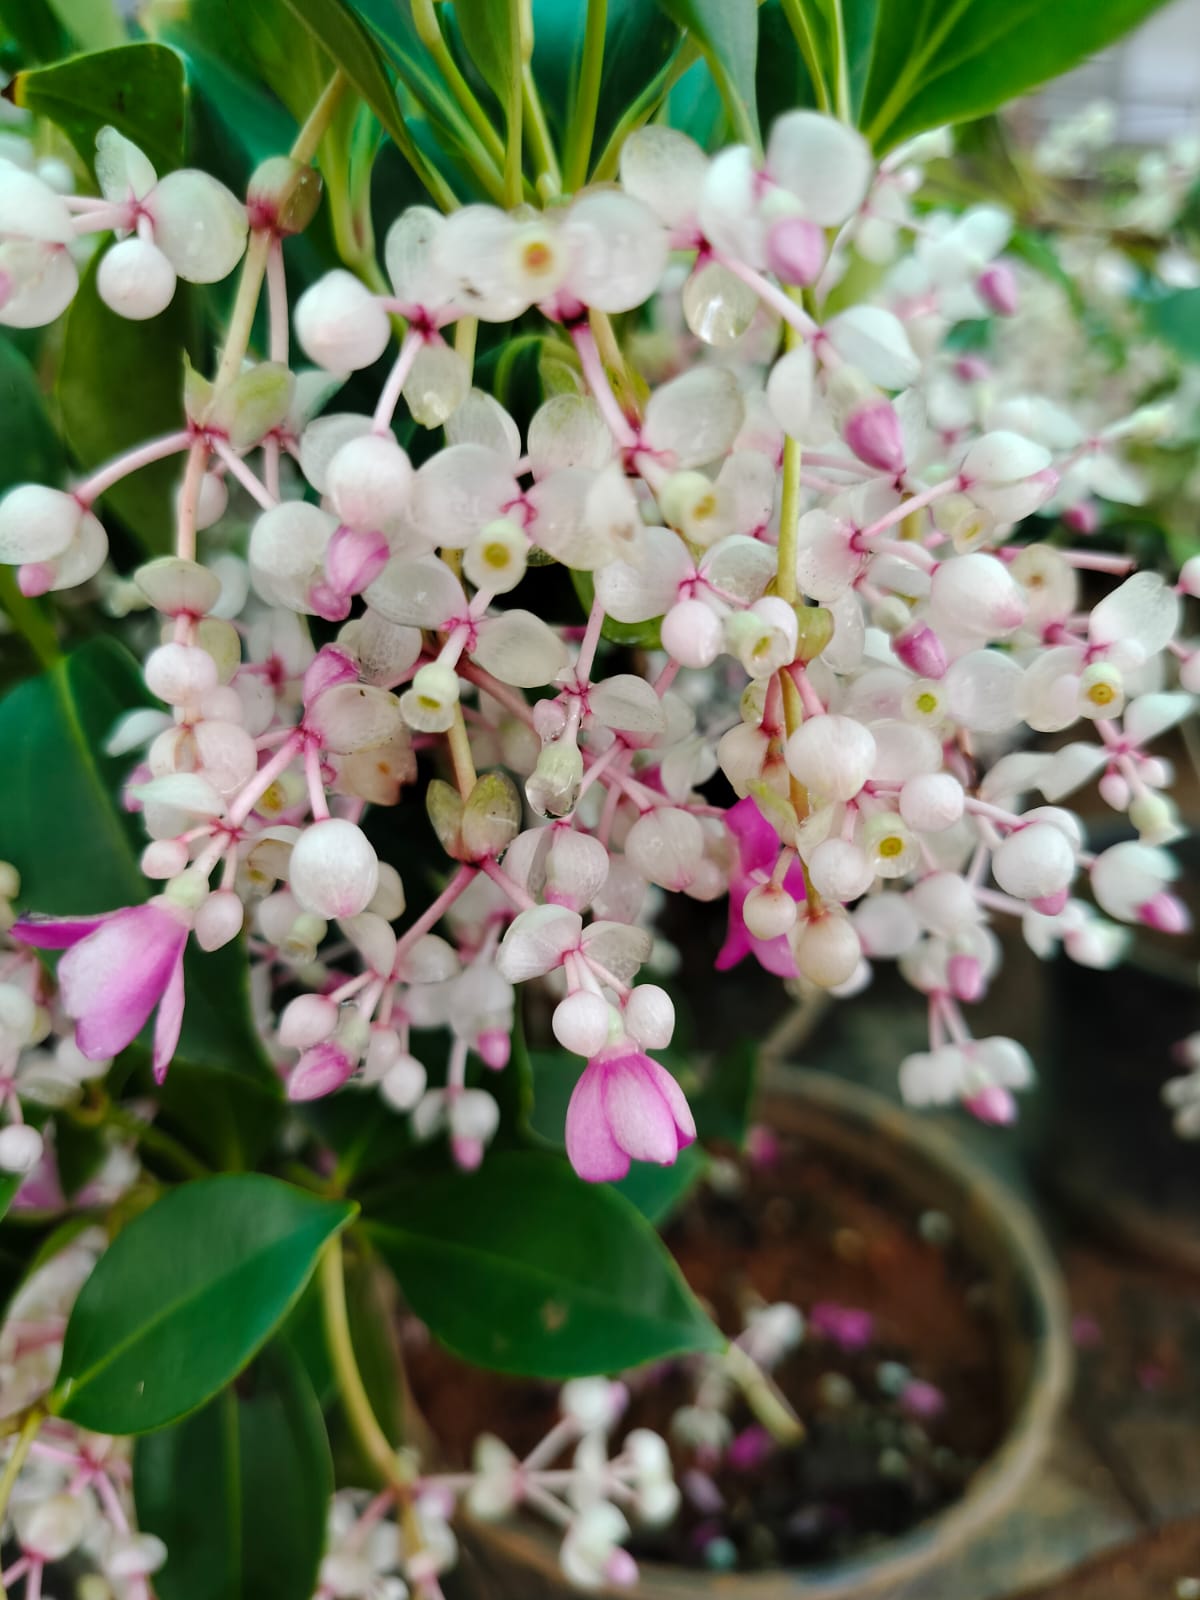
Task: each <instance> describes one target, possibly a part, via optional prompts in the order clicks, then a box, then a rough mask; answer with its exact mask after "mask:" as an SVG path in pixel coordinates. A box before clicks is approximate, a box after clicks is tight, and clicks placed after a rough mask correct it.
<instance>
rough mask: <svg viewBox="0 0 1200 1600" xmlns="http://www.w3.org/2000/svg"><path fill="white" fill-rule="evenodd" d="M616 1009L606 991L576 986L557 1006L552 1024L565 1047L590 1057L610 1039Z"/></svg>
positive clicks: (598, 1051)
mask: <svg viewBox="0 0 1200 1600" xmlns="http://www.w3.org/2000/svg"><path fill="white" fill-rule="evenodd" d="M611 1022H612V1010H611V1008H610V1006H609V1004H608V1001H607V1000H605V999H604V998H603V996H602V995H598V994H593V993H591V991H590V990H587V989H576V990H575V992H574V993H573V994H569V995H568V996H567V997H566V999H565V1000H560V1001H559V1003H558V1005H557V1006H555V1008H554V1015H553V1016H552V1017H551V1019H550V1026H551V1028H552V1029H553V1030H554V1037H555V1038H556V1039H557V1040H558V1042H559V1044H561V1045H562V1047H563V1049H564V1050H569V1051H570V1052H571V1054H572V1055H577V1056H584V1057H585V1058H587V1059H589V1060H590V1058H591V1057H592V1056H594V1055H598V1054H599V1053H600V1051H601V1050H603V1049H604V1047H605V1045H606V1044H607V1043H608V1036H609V1028H610V1025H611Z"/></svg>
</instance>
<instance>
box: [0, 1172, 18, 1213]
mask: <svg viewBox="0 0 1200 1600" xmlns="http://www.w3.org/2000/svg"><path fill="white" fill-rule="evenodd" d="M20 1187H21V1175H20V1173H19V1172H6V1173H5V1174H4V1176H3V1177H0V1218H3V1217H5V1216H7V1214H8V1208H9V1206H10V1205H12V1203H13V1196H14V1195H15V1194H16V1192H17V1190H18V1189H19V1188H20Z"/></svg>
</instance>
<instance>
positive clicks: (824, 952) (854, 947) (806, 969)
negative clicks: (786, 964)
mask: <svg viewBox="0 0 1200 1600" xmlns="http://www.w3.org/2000/svg"><path fill="white" fill-rule="evenodd" d="M792 954H793V955H794V956H795V958H796V966H797V967H798V968H799V970H800V974H801V976H802V977H805V978H807V979H808V981H809V982H810V983H815V984H816V985H817V987H818V988H821V989H836V988H837V987H838V985H839V984H842V983H846V982H847V981H848V980H849V979H850V978H852V977H853V976H854V972H855V969H856V968H857V966H858V963H859V962H860V961H861V959H862V946H861V945H860V943H859V940H858V934H857V932H856V931H855V927H854V924H853V923H852V922H851V920H850V918H849V917H848V916H847V915H846V913H845V912H844V911H843V910H842V909H841V907H838V908H836V909H834V908H828V909H826V910H825V911H823V912H822V913H821V915H820V916H818V917H806V918H804V920H803V921H801V922H799V923H797V925H796V929H795V932H794V933H793V936H792Z"/></svg>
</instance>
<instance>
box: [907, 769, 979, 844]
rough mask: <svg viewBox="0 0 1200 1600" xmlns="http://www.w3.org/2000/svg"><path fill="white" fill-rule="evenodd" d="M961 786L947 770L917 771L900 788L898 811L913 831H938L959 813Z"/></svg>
mask: <svg viewBox="0 0 1200 1600" xmlns="http://www.w3.org/2000/svg"><path fill="white" fill-rule="evenodd" d="M963 800H964V796H963V787H962V784H961V783H959V781H958V779H957V778H955V777H952V776H951V775H950V773H948V772H921V773H918V774H917V776H916V777H914V778H909V779H908V781H907V782H906V783H905V784H904V786H903V788H902V789H901V790H900V815H901V816H902V817H903V818H904V820H905V822H907V823H908V825H909V827H910V828H912V829H914V830H915V831H916V832H917V833H941V832H942V831H943V829H945V828H952V827H953V826H954V824H955V823H956V822H957V821H958V819H959V818H960V817H961V816H962V814H963Z"/></svg>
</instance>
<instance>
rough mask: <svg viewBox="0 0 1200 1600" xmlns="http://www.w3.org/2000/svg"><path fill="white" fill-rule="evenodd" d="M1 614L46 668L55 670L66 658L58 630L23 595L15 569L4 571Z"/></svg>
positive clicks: (0, 578) (0, 587)
mask: <svg viewBox="0 0 1200 1600" xmlns="http://www.w3.org/2000/svg"><path fill="white" fill-rule="evenodd" d="M0 610H3V612H4V614H5V615H6V616H7V618H8V620H9V621H10V622H11V623H12V625H13V627H14V628H15V629H16V631H17V632H18V633H19V634H20V635H21V637H22V639H24V641H25V643H26V644H27V645H28V646H29V648H30V650H31V651H32V652H33V654H34V655H35V656H36V658H37V660H38V662H39V663H40V665H41V666H43V667H52V666H53V665H54V663H55V662H56V661H58V660H59V659H60V657H61V655H62V651H61V650H60V649H59V648H58V638H57V636H56V634H55V632H54V626H53V624H52V623H51V622H50V620H49V618H48V617H46V616H45V615H44V614H43V612H42V610H41V608H40V607H39V606H37V605H35V604H34V602H33V601H32V600H30V599H29V598H28V596H26V595H23V594H22V593H21V590H20V586H19V585H18V583H17V575H16V573H15V572H14V571H13V570H12V568H11V567H0Z"/></svg>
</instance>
